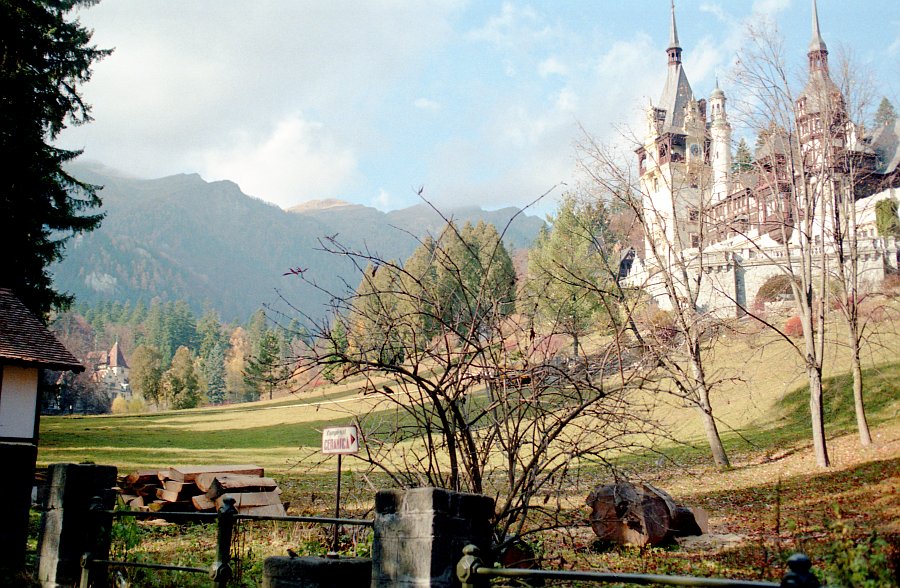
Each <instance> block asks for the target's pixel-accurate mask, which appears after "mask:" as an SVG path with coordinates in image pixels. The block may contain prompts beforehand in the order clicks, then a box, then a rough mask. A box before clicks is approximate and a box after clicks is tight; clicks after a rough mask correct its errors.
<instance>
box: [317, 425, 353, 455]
mask: <svg viewBox="0 0 900 588" xmlns="http://www.w3.org/2000/svg"><path fill="white" fill-rule="evenodd" d="M322 453H326V454H331V455H335V454H337V455H346V454H348V453H359V431H357V430H356V427H355V426H350V427H328V428H327V429H324V430H323V431H322Z"/></svg>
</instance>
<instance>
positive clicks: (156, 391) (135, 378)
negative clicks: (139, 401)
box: [129, 345, 164, 406]
mask: <svg viewBox="0 0 900 588" xmlns="http://www.w3.org/2000/svg"><path fill="white" fill-rule="evenodd" d="M130 365H131V372H130V374H129V381H130V383H131V388H132V390H134V392H135V393H137V394H138V395H140V397H141V398H143V399H144V400H146V401H147V402H152V403H153V404H155V405H157V406H159V405H160V402H161V401H162V400H164V398H163V396H162V374H163V367H162V354H161V353H160V352H159V350H158V349H156V348H155V347H151V346H150V345H138V346H137V348H136V349H135V350H134V353H132V354H131V362H130Z"/></svg>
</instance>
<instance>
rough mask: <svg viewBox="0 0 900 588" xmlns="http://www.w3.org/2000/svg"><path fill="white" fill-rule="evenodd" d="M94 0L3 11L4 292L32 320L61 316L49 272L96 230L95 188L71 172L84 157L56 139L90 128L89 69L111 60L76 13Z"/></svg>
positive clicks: (16, 5) (9, 6)
mask: <svg viewBox="0 0 900 588" xmlns="http://www.w3.org/2000/svg"><path fill="white" fill-rule="evenodd" d="M91 4H94V2H93V1H92V0H59V1H54V2H50V1H45V0H30V1H21V2H9V1H4V2H0V23H3V24H2V29H3V34H0V104H2V107H0V161H3V163H4V173H3V174H2V178H0V235H3V240H4V243H5V244H6V246H5V247H4V254H3V255H2V256H0V285H2V286H5V287H8V288H11V289H12V290H13V291H15V292H16V295H17V296H18V297H19V299H20V300H22V302H23V303H24V304H25V306H27V307H28V308H29V309H30V310H31V311H32V312H34V313H35V315H37V316H39V317H45V316H46V315H47V313H48V312H49V311H50V309H51V308H65V307H67V306H68V305H69V304H70V303H71V301H72V296H71V295H68V294H65V293H60V292H57V291H55V290H54V289H53V285H52V278H51V275H50V273H49V272H48V270H47V268H48V267H49V266H50V265H51V264H52V263H53V262H55V261H59V260H60V259H61V258H62V257H63V253H64V249H65V245H66V242H67V241H68V240H69V239H70V238H71V237H72V236H74V235H78V234H80V233H84V232H87V231H91V230H93V229H95V228H96V227H97V226H99V224H100V221H101V219H102V218H103V215H102V214H100V213H98V212H97V209H98V208H99V207H100V198H99V197H98V196H97V190H98V187H97V186H92V185H90V184H87V183H84V182H81V181H79V180H78V179H76V178H75V177H73V176H72V175H71V174H69V173H68V172H67V171H66V169H65V164H66V163H68V162H70V161H72V160H73V159H75V158H76V157H77V156H78V155H79V154H80V152H79V151H69V150H66V149H60V148H59V147H56V146H54V145H53V143H54V140H55V139H56V138H57V137H58V136H59V134H60V132H61V131H62V130H63V129H65V128H66V125H67V124H74V125H78V124H83V123H86V122H88V121H89V120H91V117H90V105H88V104H87V103H86V102H84V100H83V99H82V96H81V90H82V86H83V84H85V83H86V82H87V81H88V80H90V78H91V66H92V65H93V64H94V63H95V62H97V61H98V60H100V59H102V58H103V57H105V56H106V55H108V54H109V53H110V52H109V51H108V50H103V49H98V48H97V47H96V46H95V45H92V44H91V35H92V32H91V31H90V30H89V29H87V28H85V27H84V26H82V24H81V23H80V22H79V21H78V19H77V18H71V16H70V13H71V12H72V11H73V10H75V9H77V8H79V7H82V6H90V5H91Z"/></svg>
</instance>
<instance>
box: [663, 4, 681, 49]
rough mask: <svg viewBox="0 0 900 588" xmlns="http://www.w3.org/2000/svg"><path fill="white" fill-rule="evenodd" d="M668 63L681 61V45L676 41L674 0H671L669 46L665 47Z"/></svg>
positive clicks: (676, 28) (676, 29)
mask: <svg viewBox="0 0 900 588" xmlns="http://www.w3.org/2000/svg"><path fill="white" fill-rule="evenodd" d="M666 54H667V55H668V56H669V65H673V64H677V63H681V45H680V44H679V43H678V27H677V26H676V25H675V0H672V25H671V27H670V29H669V47H668V48H667V49H666Z"/></svg>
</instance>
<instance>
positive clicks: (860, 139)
mask: <svg viewBox="0 0 900 588" xmlns="http://www.w3.org/2000/svg"><path fill="white" fill-rule="evenodd" d="M671 18H672V20H671V28H670V39H669V47H668V48H667V50H666V55H667V58H668V76H667V79H666V83H665V86H664V88H663V92H662V97H661V99H660V100H659V102H658V104H656V105H654V106H651V107H650V108H649V109H648V111H647V117H646V126H645V128H644V129H643V131H644V136H643V138H642V139H643V141H642V145H641V146H640V147H639V148H638V149H637V151H636V153H637V157H638V163H639V174H640V193H641V198H642V205H641V207H642V214H643V221H644V222H643V224H644V229H645V243H644V254H643V256H641V255H640V254H637V255H636V256H635V259H634V261H633V263H632V264H631V267H630V270H629V272H628V274H627V276H626V277H625V284H627V285H629V286H631V287H635V288H643V289H644V290H645V291H647V292H648V293H649V294H650V295H651V296H652V297H653V298H654V299H655V300H656V303H657V304H658V305H659V307H660V308H662V309H671V308H672V300H671V296H672V293H673V292H677V294H676V295H678V296H684V297H686V298H688V297H690V298H693V299H694V300H696V303H695V306H696V310H698V311H700V312H711V313H714V314H716V315H719V316H740V315H742V314H744V312H745V311H746V309H748V308H751V307H752V306H753V305H754V302H755V301H756V295H757V292H758V291H759V289H760V287H761V286H762V285H763V284H764V283H765V282H766V281H767V280H768V279H769V278H771V277H773V276H776V275H779V274H785V275H787V274H790V273H792V271H796V269H797V267H796V266H797V264H798V263H799V262H800V260H801V258H802V255H801V252H802V251H804V250H806V251H812V253H813V258H814V259H815V258H819V259H820V260H821V258H820V257H819V255H820V253H822V252H823V251H824V253H825V254H826V257H827V261H826V262H825V264H824V265H826V266H828V265H829V264H834V263H836V261H835V260H836V258H837V257H836V250H835V247H834V239H835V231H836V227H837V226H838V225H840V226H844V227H845V229H844V234H845V235H846V231H847V230H848V229H847V228H846V227H847V226H848V225H847V224H846V222H845V221H842V220H841V210H844V211H846V207H845V206H844V205H843V204H842V203H848V205H849V203H852V206H853V207H854V210H853V213H855V222H851V223H850V224H849V230H850V231H855V235H856V239H857V241H858V249H859V256H858V259H859V267H858V275H859V281H860V284H861V287H862V288H870V289H871V288H875V287H877V285H878V284H880V283H881V281H882V280H883V279H884V277H885V276H886V275H887V274H889V273H892V272H896V271H897V269H898V243H897V239H895V238H894V237H885V236H880V235H878V234H877V230H876V227H875V203H876V202H878V201H880V200H884V199H893V200H894V201H896V200H897V199H898V197H900V172H898V163H900V120H898V121H894V123H893V124H890V125H885V126H884V127H881V128H878V129H875V130H874V132H872V133H870V134H868V135H865V136H864V134H863V133H862V131H861V130H860V129H858V128H857V127H856V126H854V125H853V124H852V123H851V122H850V121H849V117H848V116H847V114H846V106H845V103H844V97H843V96H842V95H841V92H840V91H839V89H838V88H837V86H836V85H835V83H834V82H833V81H832V79H831V77H830V74H829V70H828V50H827V47H826V45H825V42H824V41H823V40H822V38H821V35H820V32H819V23H818V13H817V8H816V4H815V0H813V4H812V40H811V41H810V45H809V53H808V58H809V78H808V81H807V84H806V87H805V88H804V90H803V92H802V93H801V94H800V95H799V97H797V98H796V99H795V100H793V103H792V104H791V110H792V112H790V113H789V116H788V117H786V118H790V123H789V124H790V127H791V128H790V129H787V130H786V129H784V128H783V127H780V126H773V127H771V128H770V129H769V130H768V132H765V133H762V141H761V142H760V144H759V147H758V148H757V150H756V154H755V157H754V162H753V165H747V166H743V167H742V166H738V167H736V166H735V165H734V162H733V161H732V159H733V158H732V127H731V124H730V122H729V117H728V111H727V107H726V104H727V100H726V96H725V92H723V90H722V89H720V88H719V87H718V82H717V83H716V88H715V89H714V90H713V91H712V93H711V94H710V96H709V99H708V100H704V99H701V100H697V99H696V98H695V97H694V93H693V90H692V89H691V86H690V83H689V82H688V78H687V75H686V74H685V71H684V67H683V65H682V60H681V53H682V49H681V47H680V44H679V40H678V30H677V27H676V24H675V8H674V3H673V6H672V17H671ZM843 214H844V216H847V213H846V212H844V213H843ZM842 223H843V224H842ZM823 248H824V249H823ZM820 265H822V264H821V262H820ZM832 269H833V268H831V269H829V268H828V267H826V268H824V269H823V268H817V271H819V272H821V271H826V272H830V271H831V270H832ZM820 275H821V274H820ZM667 280H668V281H669V286H668V287H667V286H666V281H667ZM673 281H674V283H675V284H674V288H673V287H672V282H673Z"/></svg>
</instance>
